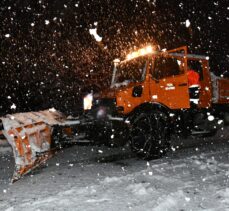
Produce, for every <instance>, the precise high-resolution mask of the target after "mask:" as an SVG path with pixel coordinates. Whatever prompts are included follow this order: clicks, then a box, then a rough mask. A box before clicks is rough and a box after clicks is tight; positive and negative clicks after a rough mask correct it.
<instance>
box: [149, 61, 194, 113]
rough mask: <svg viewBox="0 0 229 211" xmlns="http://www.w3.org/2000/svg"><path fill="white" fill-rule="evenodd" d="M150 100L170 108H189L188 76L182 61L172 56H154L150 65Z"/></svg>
mask: <svg viewBox="0 0 229 211" xmlns="http://www.w3.org/2000/svg"><path fill="white" fill-rule="evenodd" d="M151 71H152V72H151V74H152V80H151V85H150V92H151V93H150V94H151V98H152V101H154V102H155V101H156V102H159V103H161V104H163V105H165V106H167V107H169V108H171V109H181V108H189V107H190V102H189V92H188V78H187V74H186V72H185V68H184V61H182V59H181V60H178V59H176V58H172V57H158V58H155V60H154V64H153V65H152V70H151Z"/></svg>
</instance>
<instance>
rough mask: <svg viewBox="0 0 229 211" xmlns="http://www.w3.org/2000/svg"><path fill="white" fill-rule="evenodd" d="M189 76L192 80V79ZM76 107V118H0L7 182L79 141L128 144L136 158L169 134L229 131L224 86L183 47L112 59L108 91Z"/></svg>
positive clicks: (165, 142)
mask: <svg viewBox="0 0 229 211" xmlns="http://www.w3.org/2000/svg"><path fill="white" fill-rule="evenodd" d="M190 70H192V71H194V72H196V73H197V74H195V75H197V77H196V78H194V79H195V80H193V78H191V79H190V78H189V77H190V76H189V74H188V73H189V71H190ZM193 81H196V82H193ZM83 103H84V110H85V111H84V114H83V115H82V116H80V117H78V118H71V119H68V118H67V117H66V116H65V115H63V114H62V113H60V112H58V111H56V110H54V109H50V110H47V111H42V112H29V113H21V114H14V115H7V116H5V117H3V118H1V119H2V134H3V135H4V136H5V138H6V139H7V140H8V142H9V143H10V145H11V146H12V148H13V152H14V157H15V163H16V167H15V173H14V177H13V179H14V180H17V179H18V178H20V177H21V176H22V175H24V174H26V173H28V172H29V171H31V169H33V168H35V167H36V166H38V165H40V163H42V162H44V161H46V160H47V159H48V158H49V157H50V156H51V155H52V152H53V150H52V149H54V148H55V147H56V146H57V145H61V142H62V141H67V142H71V141H72V140H73V137H76V139H77V136H78V135H79V134H86V138H87V139H88V140H93V141H94V142H95V143H97V144H106V145H109V146H116V145H124V144H126V143H127V142H128V143H129V145H130V147H131V149H132V151H133V152H134V153H136V155H137V156H139V157H141V158H143V159H152V158H158V157H160V156H162V155H164V154H165V153H166V152H167V151H168V150H169V148H170V147H169V146H170V137H171V134H173V135H177V136H182V137H183V138H184V137H189V136H212V135H214V134H215V133H216V132H217V130H219V129H220V128H223V127H224V125H225V124H229V79H228V78H222V77H217V76H215V75H214V74H213V73H211V72H210V70H209V58H208V57H207V56H202V55H195V54H188V52H187V47H186V46H184V47H180V48H177V49H173V50H162V51H159V50H156V49H154V47H153V46H147V47H145V48H142V49H139V50H137V51H134V52H132V53H130V54H128V55H127V57H126V58H125V59H123V60H119V59H115V60H114V62H113V73H112V79H111V85H110V88H109V89H107V90H102V91H101V92H100V93H94V94H93V93H89V94H88V95H87V96H85V98H84V99H83Z"/></svg>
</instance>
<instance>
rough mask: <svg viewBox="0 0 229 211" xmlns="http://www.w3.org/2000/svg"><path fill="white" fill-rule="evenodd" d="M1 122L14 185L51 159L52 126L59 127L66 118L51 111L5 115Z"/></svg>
mask: <svg viewBox="0 0 229 211" xmlns="http://www.w3.org/2000/svg"><path fill="white" fill-rule="evenodd" d="M1 120H2V124H3V130H2V132H3V134H4V136H5V138H6V139H7V140H8V142H9V143H10V145H11V147H12V149H13V153H14V159H15V170H14V174H13V178H12V182H14V181H16V180H18V179H20V177H22V176H23V175H25V174H27V173H28V172H30V171H31V170H32V169H34V168H36V167H37V166H39V165H40V164H41V163H43V162H45V161H46V160H47V159H48V158H50V157H51V156H52V151H51V136H52V126H53V125H58V124H61V123H62V122H63V121H64V120H65V117H64V116H63V115H62V114H61V113H60V112H57V111H55V110H53V109H52V110H51V109H50V110H45V111H40V112H28V113H18V114H14V115H7V116H5V117H2V118H1Z"/></svg>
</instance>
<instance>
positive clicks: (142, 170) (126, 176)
mask: <svg viewBox="0 0 229 211" xmlns="http://www.w3.org/2000/svg"><path fill="white" fill-rule="evenodd" d="M228 132H229V131H228V128H227V129H225V131H224V133H227V137H225V136H224V137H220V135H218V137H215V138H214V139H207V140H205V141H203V140H201V139H192V140H191V139H190V140H189V141H187V142H186V141H185V140H182V141H183V142H184V143H183V144H179V146H180V149H179V150H176V151H171V152H169V153H168V155H167V156H166V157H164V158H161V159H157V160H152V161H149V162H147V161H143V160H140V159H137V158H136V157H135V156H134V155H133V154H132V153H131V152H130V151H129V150H128V148H116V149H109V148H106V147H95V146H77V145H76V146H74V147H71V148H67V149H64V150H63V151H61V152H59V153H58V154H57V155H56V156H55V157H53V158H52V159H51V160H49V161H48V162H47V164H46V165H44V166H43V167H41V168H39V169H38V170H36V171H34V172H33V173H32V174H30V175H27V176H26V177H24V178H22V179H21V180H20V181H18V182H16V183H14V184H13V185H9V184H7V183H8V180H7V176H9V169H5V172H4V171H3V170H2V169H4V168H2V169H1V171H0V210H8V211H15V210H20V211H21V210H29V211H30V210H41V211H42V210H141V211H142V210H156V211H166V210H195V211H196V210H220V211H222V210H229V153H228V152H229V134H228ZM177 143H178V141H175V142H174V143H173V144H175V145H176V144H177ZM174 148H175V147H174ZM0 156H3V159H1V160H0V166H3V167H4V166H8V164H9V163H10V161H12V157H10V155H8V154H7V155H0ZM5 174H7V176H4V175H5Z"/></svg>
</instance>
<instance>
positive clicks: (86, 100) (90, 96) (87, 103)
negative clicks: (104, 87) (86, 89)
mask: <svg viewBox="0 0 229 211" xmlns="http://www.w3.org/2000/svg"><path fill="white" fill-rule="evenodd" d="M92 101H93V94H92V93H90V94H88V95H86V96H85V97H84V99H83V108H84V110H90V109H91V107H92Z"/></svg>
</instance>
